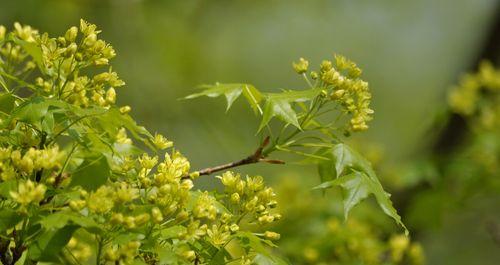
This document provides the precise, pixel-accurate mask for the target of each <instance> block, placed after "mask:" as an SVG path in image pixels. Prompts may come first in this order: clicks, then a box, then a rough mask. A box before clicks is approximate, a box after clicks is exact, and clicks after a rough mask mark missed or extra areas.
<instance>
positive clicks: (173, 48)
mask: <svg viewBox="0 0 500 265" xmlns="http://www.w3.org/2000/svg"><path fill="white" fill-rule="evenodd" d="M499 4H500V3H499V1H496V0H421V1H395V0H379V1H374V0H364V1H352V0H339V1H333V0H330V1H328V0H309V1H304V0H286V1H279V0H270V1H263V0H253V1H250V0H247V1H243V0H241V1H238V0H217V1H216V0H213V1H207V0H178V1H174V0H44V1H41V0H2V1H1V5H0V24H4V25H9V26H10V25H12V24H13V23H14V22H15V21H19V22H21V23H23V24H29V25H32V26H34V27H36V28H38V29H40V30H41V31H47V32H49V33H51V34H53V35H62V34H64V32H65V30H66V29H67V28H68V27H69V26H72V25H77V24H78V23H79V19H80V18H84V19H86V20H88V21H90V22H92V23H95V24H97V25H98V27H99V28H100V29H101V30H102V31H103V33H102V38H103V39H105V40H107V41H109V42H110V43H111V44H112V45H113V46H114V47H115V49H116V50H117V53H118V56H117V58H116V59H114V61H113V62H112V64H113V65H114V70H115V71H117V72H118V73H119V74H120V76H121V78H122V79H124V80H125V82H126V83H127V86H125V87H124V88H121V89H120V91H118V93H119V103H120V104H121V105H130V106H132V109H133V116H135V117H136V118H137V120H138V121H140V122H141V123H142V124H143V125H145V126H146V127H148V128H150V129H151V131H158V132H161V133H163V134H165V135H167V136H168V137H169V138H170V139H172V140H173V141H174V142H175V143H176V146H177V148H179V149H180V150H181V151H182V152H183V153H184V154H185V155H186V156H188V157H189V158H190V159H191V162H192V164H193V167H194V168H199V167H204V166H208V165H215V164H219V163H222V162H226V161H232V160H235V159H238V158H241V157H243V156H244V155H246V154H247V153H249V152H250V151H251V150H253V149H254V148H255V146H256V143H257V141H258V139H257V138H256V137H255V131H256V128H257V125H258V121H257V120H256V118H255V117H254V116H253V115H252V113H251V111H249V110H248V109H246V108H243V106H241V105H242V104H241V105H240V104H235V107H234V110H233V111H231V112H229V113H228V114H224V112H225V110H224V108H225V106H224V104H223V102H222V99H217V100H206V99H196V100H195V101H180V100H178V99H179V98H182V97H183V96H186V95H188V94H190V93H193V92H194V91H195V87H196V86H197V85H199V84H203V83H213V82H216V81H220V82H246V83H251V84H254V85H255V86H256V87H258V88H259V89H261V90H264V91H272V90H275V89H278V88H291V89H293V88H296V89H300V88H303V87H304V84H303V81H302V80H301V79H300V78H297V76H296V74H295V73H294V71H293V69H292V68H291V62H292V61H293V60H296V59H297V58H299V57H305V58H308V59H309V61H310V62H311V63H312V64H313V65H318V64H319V63H320V62H321V60H322V59H329V58H331V57H332V54H333V53H334V52H336V53H340V54H343V55H345V56H347V57H348V58H351V59H353V60H354V61H356V62H357V63H358V65H359V66H360V67H361V68H362V69H363V70H364V79H366V80H367V81H369V83H370V85H371V88H372V91H373V95H374V98H373V108H374V110H375V119H374V121H373V122H372V128H371V130H369V132H368V133H366V134H364V135H356V136H355V137H357V138H363V139H364V141H370V142H375V143H377V144H378V145H380V146H381V147H382V148H383V150H384V159H385V160H388V161H392V163H399V162H405V161H409V160H412V159H413V155H414V154H415V150H417V149H418V148H419V147H421V140H422V139H423V137H425V133H426V130H428V128H429V126H430V125H431V124H432V122H433V121H434V118H435V116H436V114H437V113H439V112H440V111H442V109H443V108H444V107H445V101H446V96H445V95H446V91H447V90H448V89H449V87H450V86H451V85H452V84H453V83H455V82H456V80H457V78H458V76H459V74H460V73H463V72H464V71H466V70H469V69H470V68H471V63H473V61H474V60H475V59H476V57H477V56H478V54H479V53H480V49H481V48H482V47H483V42H484V40H485V38H487V36H486V34H487V33H488V29H489V27H490V24H491V23H492V19H493V17H494V16H495V15H496V12H498V5H499ZM288 169H289V170H288V171H287V172H283V170H282V169H280V168H279V166H259V168H258V170H257V169H256V168H255V167H247V168H243V169H241V171H243V172H259V173H265V174H266V175H268V176H273V177H274V178H275V181H286V178H283V177H286V175H287V174H303V175H304V177H310V176H314V175H315V172H312V171H314V169H307V170H303V169H299V168H297V170H293V172H292V170H290V168H288ZM298 172H300V173H298ZM313 173H314V174H313ZM429 207H431V208H432V207H433V205H429ZM498 209H499V206H498V205H490V206H489V207H487V209H486V210H487V211H498ZM459 217H460V218H457V219H455V218H453V220H454V221H453V225H450V226H446V227H445V228H443V227H442V229H439V230H437V231H434V232H432V233H431V236H430V237H423V238H424V240H425V242H424V248H425V250H426V252H427V253H428V261H429V264H498V263H495V262H498V261H499V260H500V256H499V255H498V254H496V253H495V252H498V246H496V248H495V247H491V246H492V245H491V244H492V243H491V242H490V241H488V240H490V239H489V237H487V236H486V235H484V231H475V229H469V230H468V227H470V226H474V222H475V220H474V214H473V213H471V212H467V213H464V214H463V215H460V216H459ZM464 231H465V232H464Z"/></svg>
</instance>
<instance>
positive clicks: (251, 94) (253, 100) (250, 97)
mask: <svg viewBox="0 0 500 265" xmlns="http://www.w3.org/2000/svg"><path fill="white" fill-rule="evenodd" d="M243 96H244V97H245V98H246V100H247V101H248V104H250V107H251V108H252V110H253V111H254V113H255V114H262V109H261V108H260V105H259V103H260V102H261V101H262V94H261V93H260V91H259V90H257V89H256V88H255V87H254V86H252V85H248V84H243Z"/></svg>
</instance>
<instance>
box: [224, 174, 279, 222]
mask: <svg viewBox="0 0 500 265" xmlns="http://www.w3.org/2000/svg"><path fill="white" fill-rule="evenodd" d="M219 178H220V179H221V181H222V184H223V185H224V188H225V189H224V191H225V193H226V194H228V197H229V200H230V202H231V203H232V204H233V205H234V207H235V208H236V209H237V211H238V212H240V213H244V214H245V215H251V216H253V217H254V218H255V220H257V221H258V222H259V223H260V224H268V223H272V222H274V221H277V220H279V219H281V215H280V214H277V213H272V211H271V209H273V208H275V207H276V205H277V202H276V195H275V194H274V191H273V189H272V188H269V187H265V186H264V181H263V179H262V177H261V176H255V177H248V176H247V177H246V179H245V180H243V179H242V178H241V176H240V175H239V174H234V173H233V172H230V171H228V172H225V173H224V174H222V176H220V177H219Z"/></svg>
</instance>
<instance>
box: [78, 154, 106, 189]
mask: <svg viewBox="0 0 500 265" xmlns="http://www.w3.org/2000/svg"><path fill="white" fill-rule="evenodd" d="M109 176H111V168H110V167H109V164H108V160H107V159H106V157H105V156H104V155H102V154H93V155H92V154H91V155H89V156H87V157H86V158H85V160H84V161H83V163H82V164H81V165H80V166H79V167H78V168H77V169H76V170H75V172H73V174H72V176H71V183H70V187H75V186H81V187H82V188H84V189H85V190H88V191H92V190H96V189H97V188H99V187H100V186H101V185H103V184H104V183H106V181H107V180H108V178H109Z"/></svg>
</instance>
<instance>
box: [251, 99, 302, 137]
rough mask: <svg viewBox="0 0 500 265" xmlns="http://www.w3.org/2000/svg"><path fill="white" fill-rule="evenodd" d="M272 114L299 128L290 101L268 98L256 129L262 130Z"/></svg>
mask: <svg viewBox="0 0 500 265" xmlns="http://www.w3.org/2000/svg"><path fill="white" fill-rule="evenodd" d="M274 116H276V117H278V118H279V119H280V120H282V121H284V122H286V123H289V124H292V125H293V126H295V127H297V128H299V129H300V125H299V121H298V119H297V114H296V113H295V111H294V110H293V109H292V107H291V106H290V102H288V101H287V100H284V99H275V98H268V99H267V101H266V105H265V107H264V114H263V115H262V121H261V122H260V125H259V130H258V131H260V130H262V129H263V128H264V127H265V126H266V125H267V124H268V123H269V121H271V119H272V118H273V117H274Z"/></svg>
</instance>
